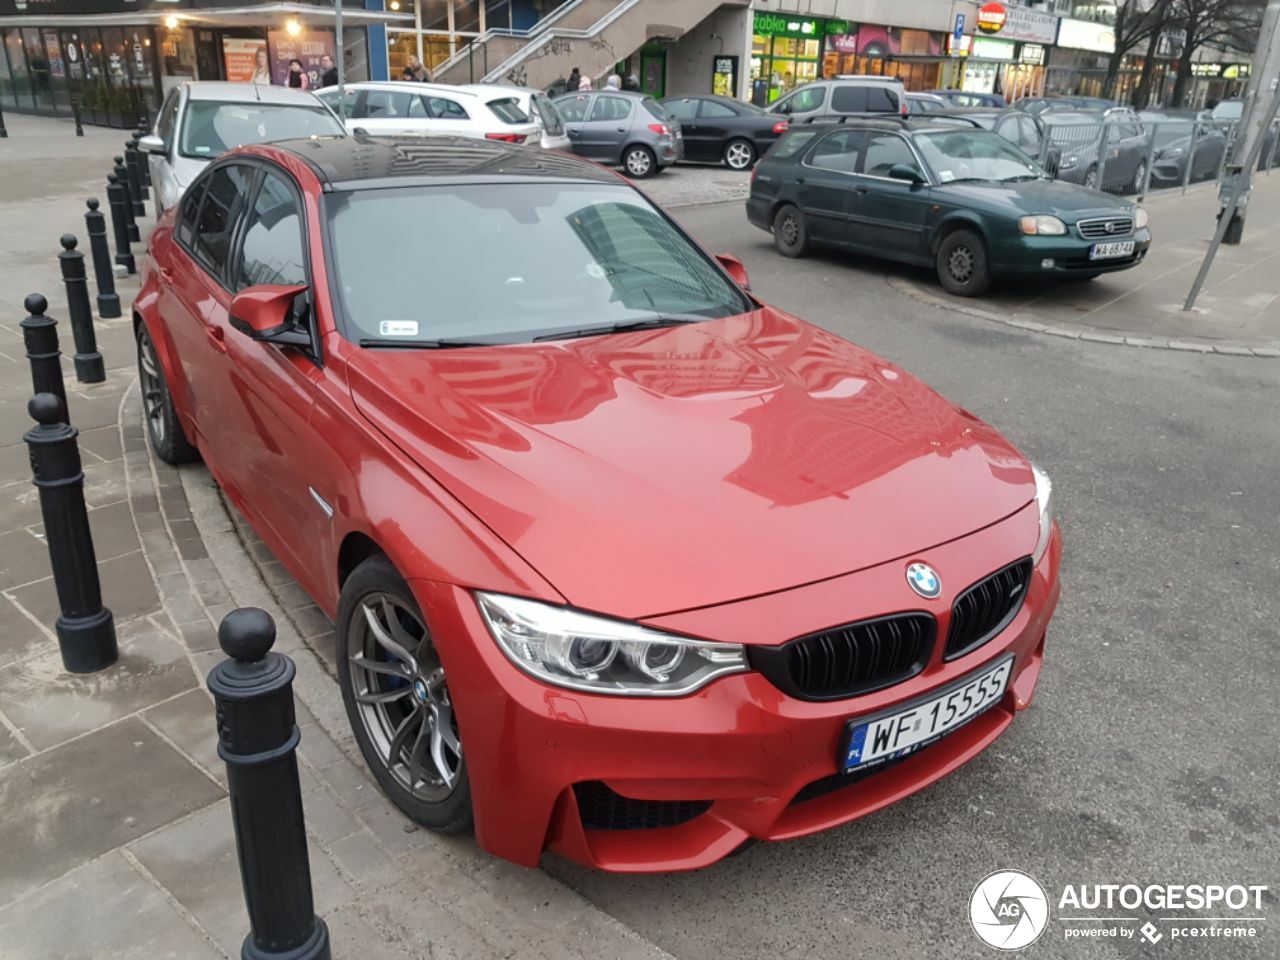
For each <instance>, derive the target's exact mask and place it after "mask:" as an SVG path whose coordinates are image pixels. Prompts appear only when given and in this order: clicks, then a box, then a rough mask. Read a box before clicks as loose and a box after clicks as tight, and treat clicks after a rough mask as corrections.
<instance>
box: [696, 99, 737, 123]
mask: <svg viewBox="0 0 1280 960" xmlns="http://www.w3.org/2000/svg"><path fill="white" fill-rule="evenodd" d="M698 116H700V117H704V118H706V119H708V120H724V119H726V118H728V117H736V116H737V114H736V113H734V112H733V111H732V110H730V109H729V108H728V107H726V106H725V105H724V104H723V103H716V102H715V101H714V100H703V101H702V109H701V110H700V111H699V113H698Z"/></svg>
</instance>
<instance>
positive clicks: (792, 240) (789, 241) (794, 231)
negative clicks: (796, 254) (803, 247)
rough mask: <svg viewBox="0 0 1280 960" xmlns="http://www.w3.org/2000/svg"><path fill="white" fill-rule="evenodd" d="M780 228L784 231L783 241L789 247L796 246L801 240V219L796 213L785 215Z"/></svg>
mask: <svg viewBox="0 0 1280 960" xmlns="http://www.w3.org/2000/svg"><path fill="white" fill-rule="evenodd" d="M779 229H780V230H781V232H782V242H783V243H785V244H786V245H787V246H788V247H794V246H795V245H796V244H797V243H798V242H799V241H800V221H799V220H797V219H796V217H795V214H790V213H789V214H787V215H786V216H785V217H783V218H782V223H781V224H779Z"/></svg>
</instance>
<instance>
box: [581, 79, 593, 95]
mask: <svg viewBox="0 0 1280 960" xmlns="http://www.w3.org/2000/svg"><path fill="white" fill-rule="evenodd" d="M578 89H579V90H581V91H583V92H586V91H588V90H590V89H591V78H590V77H583V78H582V79H581V80H579V81H578Z"/></svg>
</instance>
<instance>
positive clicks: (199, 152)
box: [178, 100, 347, 160]
mask: <svg viewBox="0 0 1280 960" xmlns="http://www.w3.org/2000/svg"><path fill="white" fill-rule="evenodd" d="M182 127H183V129H182V143H181V144H180V146H179V150H178V152H179V153H181V154H182V155H183V156H184V157H198V158H200V159H202V160H211V159H212V158H214V157H216V156H217V155H218V154H220V153H225V152H226V151H227V150H230V149H232V148H233V147H239V146H243V145H244V144H246V143H270V142H271V141H273V140H292V139H294V138H295V137H333V136H344V135H345V134H346V132H347V131H346V130H344V129H343V127H342V124H341V123H340V122H338V118H337V117H335V116H334V115H333V113H332V111H330V110H329V109H328V108H326V107H323V106H321V105H320V104H318V103H317V104H316V105H315V106H314V107H308V106H302V105H301V104H292V103H219V102H217V101H213V100H192V101H191V102H190V103H188V104H187V112H186V118H185V119H184V120H183V125H182Z"/></svg>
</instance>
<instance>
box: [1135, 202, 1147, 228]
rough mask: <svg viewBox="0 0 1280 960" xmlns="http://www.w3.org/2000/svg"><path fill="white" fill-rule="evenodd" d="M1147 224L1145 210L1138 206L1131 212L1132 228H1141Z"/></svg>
mask: <svg viewBox="0 0 1280 960" xmlns="http://www.w3.org/2000/svg"><path fill="white" fill-rule="evenodd" d="M1146 225H1147V211H1146V209H1145V208H1143V207H1138V209H1137V210H1136V211H1134V214H1133V229H1135V230H1141V229H1142V228H1143V227H1145V226H1146Z"/></svg>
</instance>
